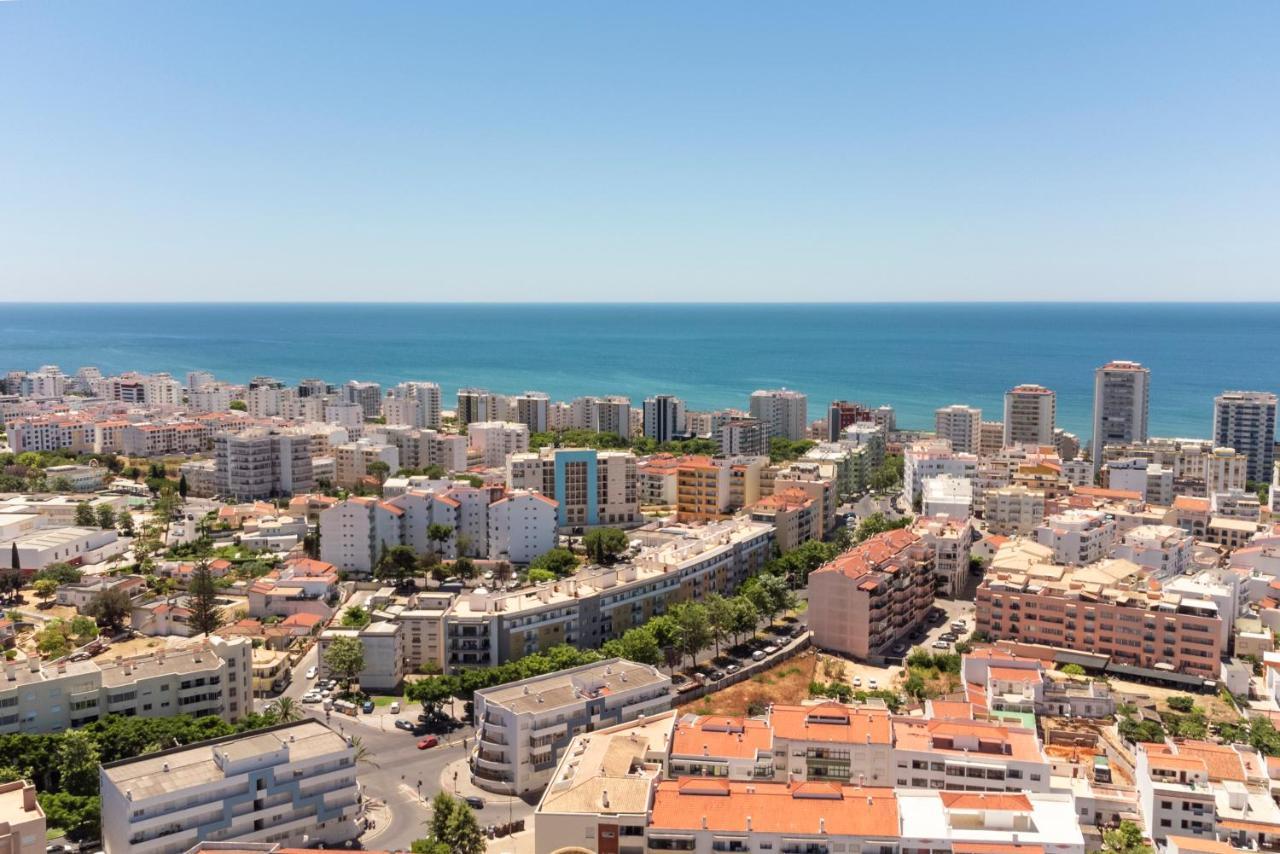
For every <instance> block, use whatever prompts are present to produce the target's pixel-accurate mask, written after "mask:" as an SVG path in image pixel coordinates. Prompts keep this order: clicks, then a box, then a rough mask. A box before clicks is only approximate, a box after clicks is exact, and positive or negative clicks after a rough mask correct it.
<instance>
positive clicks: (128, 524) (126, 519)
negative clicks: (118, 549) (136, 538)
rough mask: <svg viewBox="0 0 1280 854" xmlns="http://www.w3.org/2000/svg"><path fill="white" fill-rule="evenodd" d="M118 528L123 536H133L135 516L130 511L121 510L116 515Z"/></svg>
mask: <svg viewBox="0 0 1280 854" xmlns="http://www.w3.org/2000/svg"><path fill="white" fill-rule="evenodd" d="M116 527H117V528H118V529H119V531H120V534H121V536H125V537H132V536H133V533H134V531H133V514H132V513H130V512H129V511H128V510H121V511H120V512H119V513H117V514H116Z"/></svg>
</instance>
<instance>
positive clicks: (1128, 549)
mask: <svg viewBox="0 0 1280 854" xmlns="http://www.w3.org/2000/svg"><path fill="white" fill-rule="evenodd" d="M1195 543H1196V540H1195V537H1193V536H1191V535H1190V534H1188V533H1187V532H1186V531H1184V530H1182V529H1181V528H1175V527H1174V526H1172V525H1139V526H1138V527H1136V528H1130V529H1129V530H1127V531H1124V532H1123V533H1121V534H1120V540H1119V542H1117V543H1116V544H1115V545H1114V546H1112V548H1111V557H1117V558H1124V559H1125V560H1129V561H1132V562H1134V563H1136V564H1138V565H1139V566H1146V567H1150V568H1151V569H1152V570H1153V575H1154V577H1155V578H1157V579H1159V580H1161V581H1164V580H1166V579H1169V578H1176V577H1177V576H1179V575H1183V574H1185V573H1187V572H1188V571H1189V570H1190V569H1191V568H1192V566H1193V563H1192V559H1193V555H1194V550H1195Z"/></svg>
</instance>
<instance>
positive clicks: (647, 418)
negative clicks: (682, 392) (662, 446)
mask: <svg viewBox="0 0 1280 854" xmlns="http://www.w3.org/2000/svg"><path fill="white" fill-rule="evenodd" d="M684 412H685V405H684V401H683V400H681V399H680V398H678V397H675V396H674V395H670V394H659V395H655V396H653V397H646V398H645V399H644V435H645V437H646V438H649V439H653V440H654V441H655V442H659V443H661V442H670V441H671V440H672V439H678V438H680V437H682V436H684V435H685V423H684V422H685V419H684Z"/></svg>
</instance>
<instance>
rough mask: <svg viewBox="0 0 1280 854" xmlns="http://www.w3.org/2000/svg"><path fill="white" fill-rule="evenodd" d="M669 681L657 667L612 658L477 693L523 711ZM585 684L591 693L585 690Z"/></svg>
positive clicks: (569, 704) (571, 703)
mask: <svg viewBox="0 0 1280 854" xmlns="http://www.w3.org/2000/svg"><path fill="white" fill-rule="evenodd" d="M669 682H670V680H669V679H668V678H667V676H665V675H664V674H662V673H660V672H659V671H658V669H657V668H655V667H650V666H649V665H647V664H636V663H635V662H632V661H627V660H625V659H621V658H612V659H608V660H606V661H601V662H599V663H597V664H588V665H585V666H583V667H574V668H570V669H569V670H561V671H558V672H556V673H548V674H547V675H545V676H534V677H533V678H531V679H522V680H520V681H519V682H511V683H508V684H506V685H499V686H497V687H496V688H487V689H485V690H483V691H477V692H476V694H478V695H480V696H482V697H484V699H485V702H487V703H492V704H493V705H496V706H500V707H502V708H505V709H508V710H510V711H512V712H514V713H516V714H523V713H532V712H550V711H554V710H556V709H564V708H570V707H572V706H576V705H578V704H580V703H582V702H584V701H585V700H586V699H587V697H588V696H605V695H608V694H617V693H621V692H624V691H631V690H635V689H637V688H648V687H651V686H656V685H661V684H664V683H669ZM584 687H585V688H587V689H588V690H590V691H592V693H590V694H586V693H583V688H584Z"/></svg>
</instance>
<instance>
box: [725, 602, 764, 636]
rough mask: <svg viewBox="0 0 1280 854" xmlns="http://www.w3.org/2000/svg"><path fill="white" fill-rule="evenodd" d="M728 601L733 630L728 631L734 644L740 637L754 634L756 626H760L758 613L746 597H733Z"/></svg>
mask: <svg viewBox="0 0 1280 854" xmlns="http://www.w3.org/2000/svg"><path fill="white" fill-rule="evenodd" d="M729 601H730V603H731V604H732V605H733V628H732V629H730V631H732V632H733V642H734V643H735V644H736V643H738V640H739V638H741V636H742V635H745V634H754V633H755V630H756V626H757V625H759V624H760V612H759V611H758V610H757V609H756V606H755V604H754V603H753V602H752V601H751V600H750V599H749V598H747V597H746V596H734V597H733V598H732V599H731V600H729Z"/></svg>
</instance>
